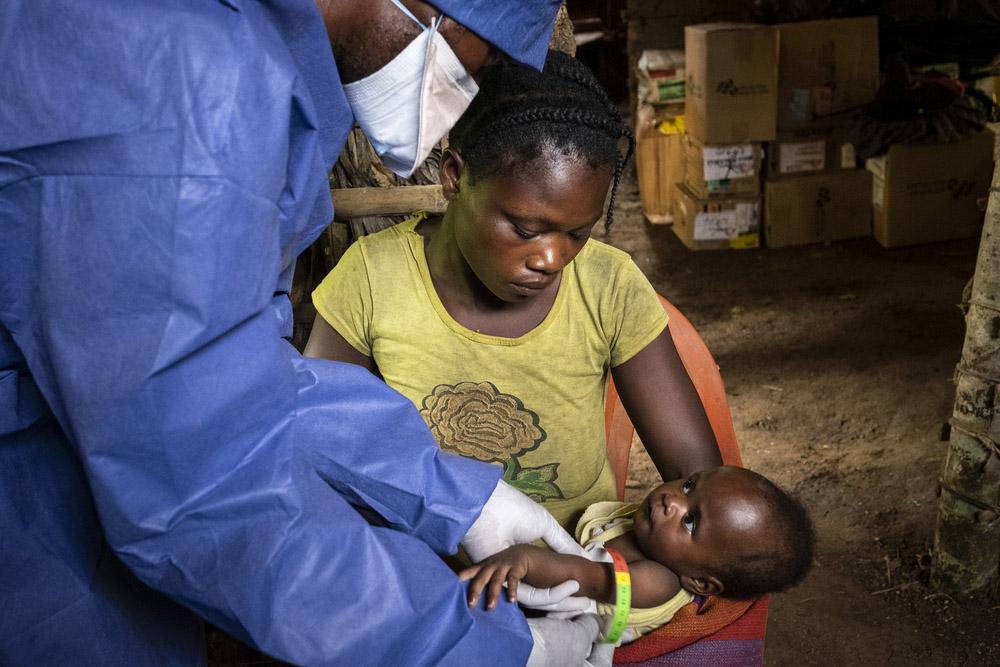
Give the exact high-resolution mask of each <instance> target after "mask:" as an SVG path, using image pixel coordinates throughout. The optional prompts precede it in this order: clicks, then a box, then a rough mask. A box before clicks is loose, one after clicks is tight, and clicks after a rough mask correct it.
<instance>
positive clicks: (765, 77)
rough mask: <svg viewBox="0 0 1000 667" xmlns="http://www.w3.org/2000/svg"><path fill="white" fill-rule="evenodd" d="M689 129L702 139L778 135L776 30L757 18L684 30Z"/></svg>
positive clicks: (740, 139)
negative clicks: (751, 21) (743, 21)
mask: <svg viewBox="0 0 1000 667" xmlns="http://www.w3.org/2000/svg"><path fill="white" fill-rule="evenodd" d="M684 40H685V68H684V69H685V71H686V73H687V86H686V92H687V126H688V132H689V133H690V134H691V135H692V136H693V137H695V138H696V139H698V140H699V141H701V142H702V143H703V144H742V143H752V142H762V141H771V140H772V139H774V137H775V131H776V124H775V123H776V115H777V94H778V92H777V86H778V33H777V30H776V29H775V28H773V27H771V26H761V25H756V24H753V23H706V24H702V25H695V26H687V27H686V28H685V29H684Z"/></svg>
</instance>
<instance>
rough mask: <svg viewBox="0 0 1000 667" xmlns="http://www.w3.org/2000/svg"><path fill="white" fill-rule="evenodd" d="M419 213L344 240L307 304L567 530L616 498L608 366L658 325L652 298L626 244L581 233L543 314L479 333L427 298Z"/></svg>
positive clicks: (466, 448)
mask: <svg viewBox="0 0 1000 667" xmlns="http://www.w3.org/2000/svg"><path fill="white" fill-rule="evenodd" d="M422 219H423V216H422V215H421V216H417V217H416V218H412V219H410V220H407V221H405V222H402V223H400V224H398V225H396V226H395V227H392V228H390V229H386V230H384V231H382V232H379V233H377V234H373V235H371V236H366V237H363V238H361V239H359V240H358V241H357V243H355V244H354V245H352V246H351V247H350V248H348V250H347V252H346V253H345V254H344V256H343V258H342V259H341V260H340V262H338V263H337V265H336V266H335V267H334V269H333V271H331V272H330V274H329V275H328V276H327V277H326V278H325V279H324V280H323V283H322V284H321V285H320V286H319V287H318V288H317V289H316V291H315V292H314V293H313V303H314V304H315V306H316V310H317V311H318V312H319V314H320V315H321V316H322V317H323V319H325V320H326V321H327V322H329V323H330V325H331V326H332V327H333V328H334V329H336V330H337V332H338V333H340V335H341V336H343V337H344V339H345V340H347V341H348V342H349V343H350V344H351V345H353V346H354V347H355V348H356V349H357V350H358V351H359V352H361V353H362V354H365V355H366V356H369V357H372V358H373V359H374V360H375V363H376V364H377V366H378V369H379V371H380V372H381V373H382V377H383V378H385V381H386V382H387V383H388V384H389V385H390V386H391V387H393V388H394V389H396V390H397V391H399V392H400V393H402V394H403V395H404V396H406V397H407V398H409V399H410V400H411V401H413V403H414V405H416V406H417V409H419V410H420V414H421V416H423V418H424V420H425V421H426V422H427V425H428V426H429V427H430V429H431V432H432V433H433V434H434V437H435V438H436V439H437V442H438V444H439V445H440V446H441V448H442V449H444V450H446V451H449V452H454V453H457V454H461V455H462V456H467V457H470V458H474V459H478V460H480V461H486V462H488V463H494V464H496V465H499V466H502V467H503V469H504V479H505V480H507V481H508V482H509V483H510V484H512V485H513V486H515V487H517V488H518V489H520V490H521V491H523V492H524V493H526V494H528V495H529V496H530V497H531V498H533V499H534V500H536V501H538V502H540V503H543V504H544V506H545V508H546V509H548V510H549V511H550V512H551V513H552V515H553V516H555V518H556V519H557V520H558V521H559V522H560V523H562V524H563V525H564V526H566V527H568V529H569V530H572V528H573V526H574V525H575V522H576V518H577V517H578V516H579V514H580V512H582V511H583V509H584V508H586V507H587V506H588V505H590V504H592V503H594V502H597V501H600V500H613V499H614V498H615V483H614V482H615V480H614V476H613V474H612V473H611V469H610V466H609V465H608V461H607V454H606V443H605V437H604V397H605V389H606V385H607V379H608V370H609V368H613V367H615V366H618V365H620V364H622V363H624V362H626V361H628V360H629V359H630V358H631V357H632V356H634V355H635V354H636V353H637V352H639V351H640V350H642V349H643V348H644V347H645V346H646V345H648V344H649V343H650V342H651V341H652V340H653V339H654V338H656V336H658V335H659V334H660V332H662V331H663V329H664V327H665V326H666V324H667V317H666V314H665V313H664V311H663V307H662V306H661V305H660V302H659V300H658V298H657V296H656V293H655V292H654V290H653V287H652V286H651V285H650V284H649V281H647V280H646V278H645V276H643V275H642V272H641V271H640V270H639V268H638V267H637V266H636V265H635V264H634V263H633V262H632V260H631V259H630V258H629V256H628V255H627V254H626V253H624V252H622V251H620V250H617V249H615V248H612V247H610V246H608V245H605V244H603V243H600V242H598V241H593V240H591V241H588V242H587V244H586V245H585V246H584V247H583V250H581V251H580V254H579V255H577V257H576V258H575V259H574V261H573V262H571V263H570V264H569V265H568V266H567V267H566V268H565V269H564V270H563V275H562V282H561V284H560V285H559V292H558V294H557V295H556V299H555V302H554V303H553V305H552V309H551V311H550V312H549V314H548V315H547V316H546V317H545V319H544V320H543V321H542V323H541V324H539V325H538V326H537V327H535V328H534V329H532V330H531V331H529V332H528V333H526V334H524V335H523V336H519V337H518V338H503V337H498V336H488V335H483V334H480V333H477V332H475V331H472V330H470V329H468V328H466V327H464V326H462V325H461V324H459V323H458V322H457V321H455V320H454V319H453V318H452V317H451V315H449V314H448V312H447V311H446V310H445V308H444V305H443V304H442V303H441V300H440V299H439V298H438V295H437V292H436V291H435V289H434V285H433V283H432V282H431V276H430V272H429V270H428V267H427V260H426V257H425V255H424V238H423V237H422V236H420V234H418V233H417V232H416V230H415V228H416V226H417V225H418V224H419V222H420V221H421V220H422ZM400 445H401V446H404V445H405V443H400Z"/></svg>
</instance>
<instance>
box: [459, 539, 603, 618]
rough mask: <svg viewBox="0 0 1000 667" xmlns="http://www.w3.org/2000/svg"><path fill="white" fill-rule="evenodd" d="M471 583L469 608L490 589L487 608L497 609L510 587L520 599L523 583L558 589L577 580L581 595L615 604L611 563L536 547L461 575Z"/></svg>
mask: <svg viewBox="0 0 1000 667" xmlns="http://www.w3.org/2000/svg"><path fill="white" fill-rule="evenodd" d="M458 578H459V579H460V580H462V581H466V580H469V579H471V580H472V583H470V584H469V606H474V605H475V604H476V602H478V600H479V595H480V593H482V591H483V589H484V588H487V585H488V588H487V590H486V608H487V609H493V608H494V607H495V606H496V602H497V599H498V598H499V597H500V589H501V587H502V586H503V584H504V583H505V582H506V584H507V599H508V600H510V601H511V602H514V601H516V600H517V586H518V584H519V583H520V582H521V581H522V580H523V581H524V582H525V583H527V584H530V585H532V586H534V587H535V588H549V587H552V586H558V585H559V584H561V583H563V582H564V581H568V580H570V579H575V580H576V581H577V582H579V584H580V590H579V592H578V593H577V595H582V596H585V597H588V598H594V599H596V600H600V601H603V602H608V601H613V599H614V592H613V591H614V587H613V582H612V578H613V570H612V568H611V565H610V564H608V563H595V562H593V561H591V560H587V559H586V558H583V557H581V556H573V555H570V554H560V553H556V552H554V551H549V550H548V549H543V548H542V547H536V546H534V545H532V544H517V545H514V546H512V547H509V548H507V549H504V550H503V551H501V552H499V553H496V554H493V555H492V556H490V557H489V558H487V559H486V560H484V561H483V562H481V563H479V564H478V565H473V566H472V567H469V568H466V569H464V570H462V571H461V572H459V573H458Z"/></svg>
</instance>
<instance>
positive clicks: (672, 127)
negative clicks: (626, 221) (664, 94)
mask: <svg viewBox="0 0 1000 667" xmlns="http://www.w3.org/2000/svg"><path fill="white" fill-rule="evenodd" d="M677 110H678V109H677V108H676V107H674V106H673V105H669V106H654V105H652V104H640V105H639V111H638V114H637V116H636V124H635V135H636V137H635V139H636V145H635V164H636V174H637V176H638V180H639V198H640V199H641V200H642V210H643V213H644V214H645V216H646V219H647V220H648V221H649V222H651V223H653V224H669V223H671V222H673V208H674V200H675V199H676V196H677V195H676V192H675V190H674V184H675V183H677V182H678V181H680V180H681V179H682V178H683V177H684V134H683V121H682V119H683V116H676V115H674V114H675V113H676V111H677Z"/></svg>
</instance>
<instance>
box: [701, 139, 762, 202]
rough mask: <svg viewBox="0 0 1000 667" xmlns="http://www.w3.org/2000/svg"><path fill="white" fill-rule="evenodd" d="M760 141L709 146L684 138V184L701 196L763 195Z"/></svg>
mask: <svg viewBox="0 0 1000 667" xmlns="http://www.w3.org/2000/svg"><path fill="white" fill-rule="evenodd" d="M763 156H764V151H763V149H762V148H761V145H760V144H728V145H722V146H706V145H704V144H702V143H701V142H700V141H698V140H697V139H695V138H694V137H692V136H691V135H690V134H689V135H687V136H686V137H685V138H684V184H685V185H687V186H688V188H689V189H690V190H691V191H692V192H693V193H694V194H695V196H697V197H701V198H706V197H718V196H726V195H735V194H753V195H756V194H760V166H761V162H762V160H763Z"/></svg>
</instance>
